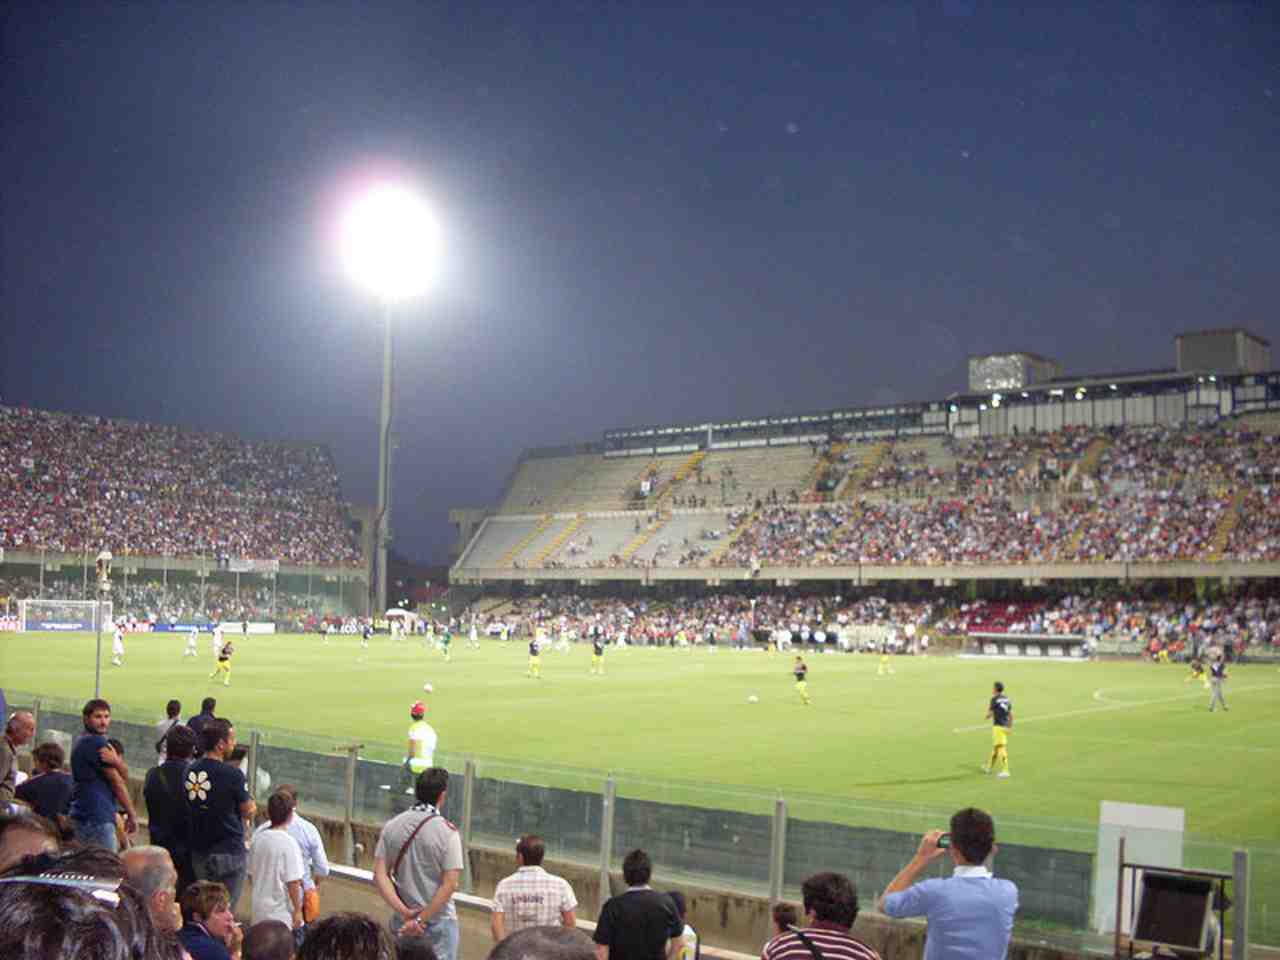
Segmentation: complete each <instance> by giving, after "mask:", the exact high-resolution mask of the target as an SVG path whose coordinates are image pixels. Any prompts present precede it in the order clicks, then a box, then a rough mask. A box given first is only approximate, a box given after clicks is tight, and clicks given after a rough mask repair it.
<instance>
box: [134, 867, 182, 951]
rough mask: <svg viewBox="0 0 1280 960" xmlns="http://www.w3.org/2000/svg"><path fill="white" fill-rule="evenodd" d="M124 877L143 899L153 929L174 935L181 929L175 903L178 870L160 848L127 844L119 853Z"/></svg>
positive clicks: (177, 908)
mask: <svg viewBox="0 0 1280 960" xmlns="http://www.w3.org/2000/svg"><path fill="white" fill-rule="evenodd" d="M120 862H121V863H123V864H124V878H125V880H126V881H127V882H128V883H129V884H130V885H132V886H133V888H134V889H135V890H137V891H138V892H139V893H140V894H142V897H143V899H144V900H146V902H147V913H148V914H150V915H151V924H152V926H154V927H155V928H156V929H157V930H163V931H164V932H165V933H171V934H176V933H177V932H178V931H179V930H181V929H182V909H181V907H179V906H178V871H177V870H175V869H174V867H173V861H172V860H171V859H170V858H169V851H168V850H165V849H164V848H163V847H154V846H142V847H130V848H129V849H128V850H126V851H125V852H124V853H123V854H121V855H120Z"/></svg>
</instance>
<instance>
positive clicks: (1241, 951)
mask: <svg viewBox="0 0 1280 960" xmlns="http://www.w3.org/2000/svg"><path fill="white" fill-rule="evenodd" d="M1231 873H1232V877H1231V899H1232V901H1234V906H1233V911H1234V912H1233V915H1232V922H1231V960H1245V958H1247V957H1248V956H1249V852H1248V851H1247V850H1237V851H1236V852H1235V856H1234V857H1232V863H1231ZM1226 935H1227V932H1226V931H1225V930H1220V931H1218V936H1219V937H1225V936H1226Z"/></svg>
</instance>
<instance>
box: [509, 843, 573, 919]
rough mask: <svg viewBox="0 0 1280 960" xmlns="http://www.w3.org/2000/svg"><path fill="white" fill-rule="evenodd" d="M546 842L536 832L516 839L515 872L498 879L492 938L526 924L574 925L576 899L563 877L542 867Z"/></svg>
mask: <svg viewBox="0 0 1280 960" xmlns="http://www.w3.org/2000/svg"><path fill="white" fill-rule="evenodd" d="M545 854H546V844H544V843H543V841H542V838H541V837H539V836H536V835H535V834H531V833H530V834H525V835H524V836H523V837H521V838H520V839H519V841H517V842H516V872H515V873H513V874H511V876H509V877H505V878H504V879H502V880H499V881H498V886H497V889H495V890H494V892H493V913H492V914H491V916H490V919H489V928H490V931H491V932H492V933H493V939H494V942H497V941H499V940H504V939H506V937H507V935H508V934H511V933H515V932H516V931H517V930H523V929H524V928H525V927H549V926H554V925H555V924H561V925H563V926H566V927H570V928H572V927H574V926H575V925H576V923H577V917H576V915H575V913H574V911H575V910H576V909H577V907H578V900H577V898H576V897H575V896H574V895H573V887H571V886H570V885H569V881H567V880H565V879H564V878H563V877H557V876H555V875H554V874H550V873H547V871H545V870H543V869H542V858H543V856H544V855H545Z"/></svg>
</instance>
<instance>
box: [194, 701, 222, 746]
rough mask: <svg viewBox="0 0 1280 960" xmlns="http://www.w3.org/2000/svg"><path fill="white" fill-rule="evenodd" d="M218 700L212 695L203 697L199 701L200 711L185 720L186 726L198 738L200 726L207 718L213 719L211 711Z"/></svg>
mask: <svg viewBox="0 0 1280 960" xmlns="http://www.w3.org/2000/svg"><path fill="white" fill-rule="evenodd" d="M217 706H218V701H217V700H215V699H214V698H213V697H205V698H204V699H203V700H201V701H200V712H199V713H197V714H196V715H195V716H194V717H192V718H191V719H189V720H188V721H187V726H188V727H190V728H191V729H192V731H194V732H195V735H196V737H197V742H198V738H199V736H200V728H201V727H203V726H204V725H205V723H206V722H207V721H209V720H212V719H213V711H214V710H215V709H216V708H217Z"/></svg>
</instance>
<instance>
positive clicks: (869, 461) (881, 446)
mask: <svg viewBox="0 0 1280 960" xmlns="http://www.w3.org/2000/svg"><path fill="white" fill-rule="evenodd" d="M890 447H891V445H890V444H888V443H884V442H881V443H877V444H876V445H875V446H874V447H872V448H871V452H870V453H869V454H867V456H866V457H865V458H864V459H863V460H862V461H861V462H860V463H859V464H858V465H857V466H856V467H854V468H853V469H852V470H850V471H849V473H848V475H847V476H846V477H845V480H844V483H842V484H841V485H840V487H839V489H838V490H836V491H835V494H836V496H835V499H838V500H853V499H855V498H856V497H857V496H858V494H859V493H861V492H862V488H863V487H864V486H865V485H866V483H867V480H868V479H869V478H870V477H872V476H874V475H875V472H876V470H878V469H879V468H880V464H881V463H883V462H884V458H885V457H887V456H888V455H889V450H890Z"/></svg>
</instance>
